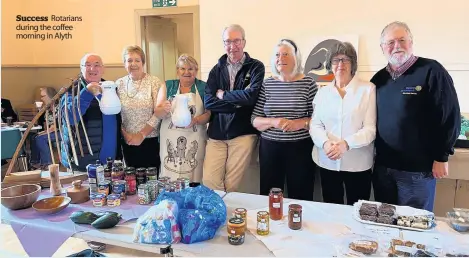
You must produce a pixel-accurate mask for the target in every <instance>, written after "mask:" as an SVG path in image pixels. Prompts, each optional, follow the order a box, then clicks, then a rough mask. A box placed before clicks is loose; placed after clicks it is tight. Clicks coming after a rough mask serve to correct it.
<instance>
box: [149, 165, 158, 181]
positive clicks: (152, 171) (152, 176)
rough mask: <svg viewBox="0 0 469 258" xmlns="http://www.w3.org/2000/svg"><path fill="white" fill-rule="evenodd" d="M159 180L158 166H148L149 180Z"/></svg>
mask: <svg viewBox="0 0 469 258" xmlns="http://www.w3.org/2000/svg"><path fill="white" fill-rule="evenodd" d="M150 180H158V169H157V168H156V167H150V168H147V181H150Z"/></svg>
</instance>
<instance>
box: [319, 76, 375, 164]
mask: <svg viewBox="0 0 469 258" xmlns="http://www.w3.org/2000/svg"><path fill="white" fill-rule="evenodd" d="M334 84H335V82H334V81H333V82H332V83H330V84H329V85H326V86H324V87H321V88H320V89H319V91H318V93H317V94H316V97H315V98H314V101H313V106H314V112H313V116H312V120H311V123H310V135H311V137H312V139H313V141H314V148H313V160H314V162H315V163H316V164H317V165H318V166H320V167H322V168H325V169H329V170H334V171H347V172H360V171H365V170H367V169H370V168H371V167H372V166H373V158H374V146H373V141H374V140H375V136H376V87H375V85H374V84H373V83H371V82H366V81H362V80H360V79H358V78H357V76H354V78H353V79H352V81H350V83H349V84H348V85H347V86H345V92H346V94H345V96H344V98H342V97H341V96H340V94H339V92H338V90H337V88H336V87H335V86H334ZM342 139H344V140H345V141H346V142H347V144H348V146H349V150H348V151H347V152H345V153H344V154H343V156H342V158H341V159H338V160H331V159H329V158H328V157H327V155H326V153H325V151H324V149H323V146H324V143H325V142H326V141H327V140H332V141H340V140H342Z"/></svg>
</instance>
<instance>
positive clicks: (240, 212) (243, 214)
mask: <svg viewBox="0 0 469 258" xmlns="http://www.w3.org/2000/svg"><path fill="white" fill-rule="evenodd" d="M234 215H235V217H236V218H242V219H243V220H244V222H245V223H244V229H245V230H247V229H248V221H247V216H248V211H247V210H246V209H245V208H236V209H235V211H234Z"/></svg>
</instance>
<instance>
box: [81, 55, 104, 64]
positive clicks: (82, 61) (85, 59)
mask: <svg viewBox="0 0 469 258" xmlns="http://www.w3.org/2000/svg"><path fill="white" fill-rule="evenodd" d="M90 56H97V57H99V59H101V63H102V62H103V59H102V58H101V56H100V55H98V54H95V53H87V54H85V55H84V56H83V57H82V58H81V60H80V66H82V65H85V64H86V61H87V60H88V58H89V57H90Z"/></svg>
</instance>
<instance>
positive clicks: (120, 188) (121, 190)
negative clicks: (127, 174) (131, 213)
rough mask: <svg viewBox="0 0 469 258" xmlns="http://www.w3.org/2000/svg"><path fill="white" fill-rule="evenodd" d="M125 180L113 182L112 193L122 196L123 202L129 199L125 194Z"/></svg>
mask: <svg viewBox="0 0 469 258" xmlns="http://www.w3.org/2000/svg"><path fill="white" fill-rule="evenodd" d="M125 188H126V187H125V180H118V181H114V182H112V193H114V194H118V195H120V198H121V200H125V199H127V195H126V194H125V190H126V189H125Z"/></svg>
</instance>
